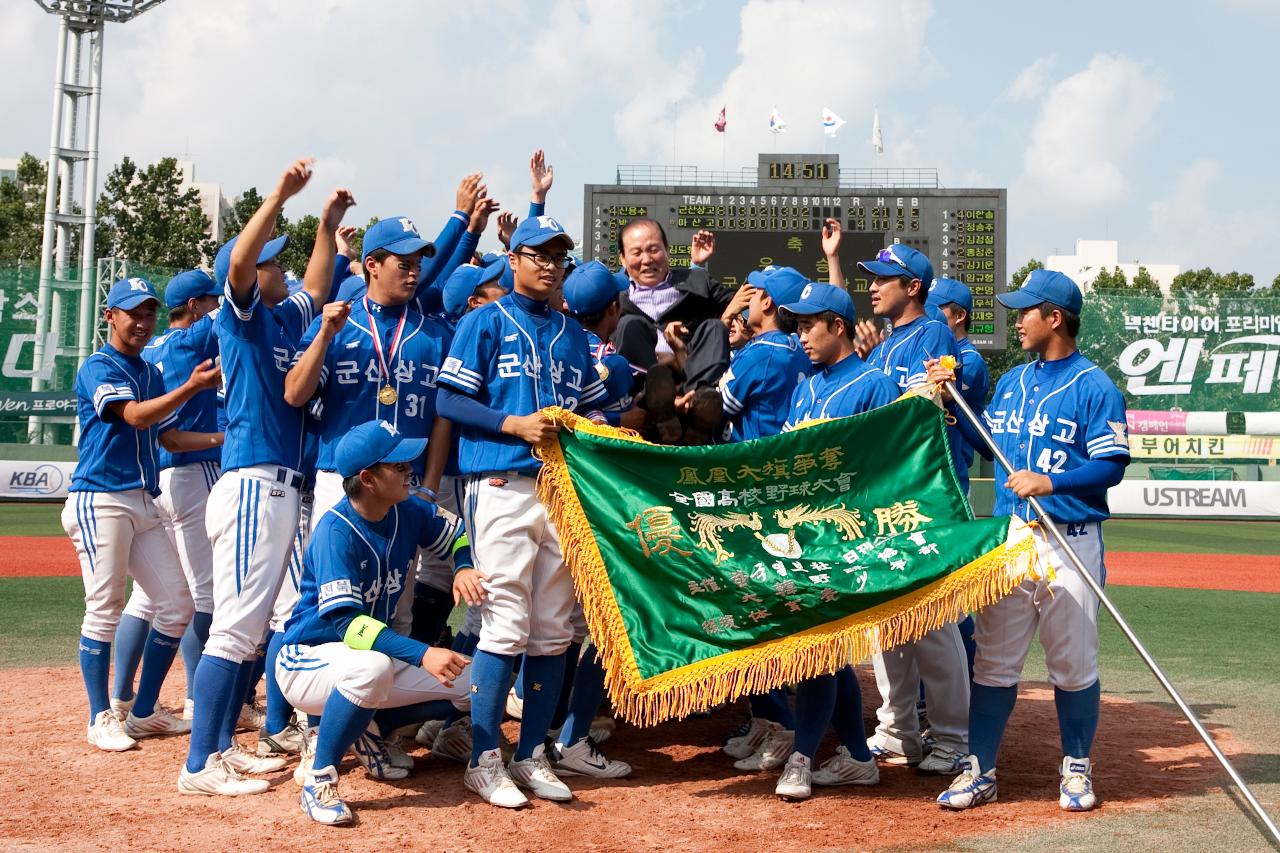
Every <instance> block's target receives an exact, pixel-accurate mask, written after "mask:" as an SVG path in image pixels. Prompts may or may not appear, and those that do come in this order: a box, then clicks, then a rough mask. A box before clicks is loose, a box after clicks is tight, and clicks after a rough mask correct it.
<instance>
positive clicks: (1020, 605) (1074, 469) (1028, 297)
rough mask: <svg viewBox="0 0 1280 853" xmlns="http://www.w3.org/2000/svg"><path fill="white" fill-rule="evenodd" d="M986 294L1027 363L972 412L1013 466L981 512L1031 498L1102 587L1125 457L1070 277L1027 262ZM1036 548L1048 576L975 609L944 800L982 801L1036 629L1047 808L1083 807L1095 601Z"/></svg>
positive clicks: (1048, 551) (1094, 712)
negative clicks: (958, 732) (1009, 318)
mask: <svg viewBox="0 0 1280 853" xmlns="http://www.w3.org/2000/svg"><path fill="white" fill-rule="evenodd" d="M996 298H997V299H999V300H1000V304H1002V305H1004V306H1005V307H1007V308H1015V309H1017V310H1018V338H1019V340H1020V341H1021V343H1022V349H1023V350H1024V351H1026V352H1029V353H1035V354H1036V355H1037V356H1038V358H1037V359H1036V360H1035V361H1034V362H1031V363H1030V364H1022V365H1018V366H1017V367H1014V368H1013V369H1011V370H1009V371H1008V372H1007V373H1005V374H1004V376H1002V377H1000V381H999V382H998V383H997V384H996V390H995V394H993V395H992V398H991V403H990V405H988V406H987V410H986V412H985V414H984V415H983V419H984V420H985V422H986V426H987V429H988V430H989V431H990V433H991V437H992V438H993V439H994V440H995V443H996V445H997V446H998V447H999V448H1000V449H1001V451H1003V452H1004V454H1005V456H1006V457H1008V459H1009V460H1010V461H1011V462H1012V463H1013V464H1014V466H1015V467H1017V468H1018V470H1016V471H1014V472H1012V473H1010V474H1009V475H1008V477H1007V479H1004V480H1003V481H1002V480H1001V478H1000V477H997V478H996V484H997V485H996V503H995V509H994V514H996V515H1016V516H1018V517H1019V518H1021V519H1024V520H1026V521H1033V520H1034V519H1035V515H1034V513H1033V512H1032V511H1031V507H1030V505H1029V503H1028V501H1027V498H1030V497H1037V498H1039V499H1040V503H1041V505H1042V506H1043V507H1044V509H1045V511H1046V512H1047V513H1048V514H1049V516H1050V517H1051V518H1052V519H1053V521H1054V522H1055V523H1056V524H1057V525H1058V526H1059V527H1060V528H1061V529H1062V531H1063V533H1065V534H1066V539H1067V541H1068V543H1069V544H1070V545H1071V548H1072V550H1073V551H1075V553H1076V555H1077V556H1079V557H1080V559H1081V561H1082V562H1083V563H1084V565H1085V567H1086V568H1087V569H1088V570H1089V573H1090V574H1091V575H1092V576H1093V579H1094V580H1096V581H1097V582H1098V583H1104V582H1105V580H1106V567H1105V566H1104V565H1103V545H1102V522H1103V521H1104V520H1105V519H1107V518H1108V517H1109V512H1108V510H1107V489H1108V488H1110V487H1111V486H1114V485H1115V484H1116V483H1119V482H1120V480H1121V479H1123V477H1124V469H1125V466H1126V465H1128V464H1129V439H1128V433H1127V426H1126V421H1125V405H1124V398H1123V397H1122V396H1121V394H1120V391H1119V390H1118V389H1117V388H1116V386H1115V384H1114V383H1113V382H1112V381H1111V380H1110V379H1109V378H1108V377H1107V375H1106V374H1105V373H1103V372H1102V370H1101V369H1099V368H1098V366H1097V365H1095V364H1094V363H1093V362H1091V361H1089V359H1087V358H1085V357H1084V356H1083V355H1081V354H1080V351H1079V350H1078V349H1077V348H1076V336H1077V334H1078V332H1079V329H1080V308H1081V305H1082V304H1083V299H1082V297H1081V294H1080V288H1079V287H1077V286H1076V284H1075V282H1073V281H1072V280H1071V279H1070V278H1068V277H1067V276H1065V275H1063V274H1062V273H1059V272H1051V271H1049V270H1034V271H1033V272H1032V273H1031V275H1030V276H1028V277H1027V280H1026V282H1025V283H1024V284H1023V286H1022V288H1021V289H1020V290H1017V291H1014V292H1012V293H1006V294H1000V295H999V296H997V297H996ZM929 375H930V378H931V379H933V380H934V381H941V380H950V379H953V378H954V373H953V372H952V371H951V370H948V369H946V368H943V367H941V366H939V365H936V364H935V365H932V366H931V368H930V374H929ZM960 424H961V425H962V426H963V427H965V428H966V430H967V432H968V435H969V438H970V440H971V441H972V442H973V444H974V446H975V447H977V448H978V449H979V451H981V452H982V453H983V455H984V456H988V453H987V452H986V445H985V443H983V442H982V440H981V437H980V436H978V434H977V432H976V430H974V429H973V428H972V426H971V425H970V424H968V423H967V421H966V420H965V419H964V418H963V417H962V418H961V419H960ZM1036 547H1037V557H1038V559H1039V561H1040V564H1041V566H1043V567H1051V568H1052V569H1053V570H1054V571H1055V572H1056V575H1055V577H1054V578H1053V579H1052V580H1049V579H1048V578H1047V577H1046V574H1047V573H1044V572H1042V575H1041V578H1040V579H1039V580H1029V581H1026V582H1024V583H1023V584H1022V585H1021V586H1020V587H1018V588H1017V589H1016V590H1014V591H1013V592H1012V593H1011V594H1010V595H1008V596H1006V597H1004V598H1002V599H1000V600H999V601H997V602H996V603H995V604H993V605H991V606H990V607H987V608H986V609H984V610H982V611H980V612H979V613H978V614H977V616H976V617H975V620H976V625H975V630H974V640H975V642H976V644H977V656H976V658H975V659H974V664H973V692H972V696H971V699H970V702H969V747H970V750H969V752H970V754H969V755H968V756H966V757H965V759H964V771H963V772H962V773H961V774H960V775H959V776H958V777H956V780H955V781H954V782H953V783H952V785H951V787H950V788H948V789H947V790H946V791H943V792H942V794H941V795H939V797H938V803H939V804H940V805H942V806H943V807H945V808H949V809H966V808H972V807H974V806H980V805H982V804H983V803H989V802H994V801H995V799H996V757H997V754H998V752H999V749H1000V740H1001V738H1002V737H1003V735H1004V729H1005V725H1006V723H1007V722H1008V720H1009V715H1010V714H1011V713H1012V712H1013V705H1014V702H1015V701H1016V700H1017V697H1018V681H1019V678H1020V676H1021V673H1022V665H1023V662H1024V661H1025V660H1026V657H1027V652H1028V650H1029V649H1030V648H1031V641H1032V639H1033V637H1034V636H1035V634H1036V630H1037V628H1038V629H1039V633H1040V644H1041V645H1042V646H1044V651H1045V664H1046V666H1047V668H1048V670H1049V680H1050V681H1051V682H1052V683H1053V700H1054V704H1055V705H1056V706H1057V710H1058V734H1059V737H1060V739H1061V743H1062V752H1063V759H1062V765H1061V773H1060V776H1061V778H1060V782H1059V794H1058V805H1059V806H1060V807H1061V808H1063V809H1064V810H1066V811H1088V810H1089V809H1092V808H1094V807H1095V806H1096V805H1097V796H1096V794H1094V791H1093V763H1092V760H1091V758H1090V754H1091V751H1092V747H1093V736H1094V732H1095V731H1096V730H1097V726H1098V707H1099V700H1100V687H1099V683H1098V599H1097V596H1095V595H1094V594H1093V592H1092V591H1091V590H1090V589H1089V588H1088V587H1087V586H1086V585H1085V582H1084V581H1083V580H1082V579H1081V577H1080V574H1079V573H1078V572H1077V570H1076V569H1075V567H1074V564H1072V563H1071V562H1070V558H1068V557H1066V555H1065V554H1064V553H1062V551H1061V550H1060V547H1059V546H1058V544H1057V542H1056V541H1055V540H1054V539H1052V538H1050V537H1048V536H1045V535H1043V533H1042V532H1040V533H1037V534H1036Z"/></svg>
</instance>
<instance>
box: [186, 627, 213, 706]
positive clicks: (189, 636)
mask: <svg viewBox="0 0 1280 853" xmlns="http://www.w3.org/2000/svg"><path fill="white" fill-rule="evenodd" d="M212 623H213V614H212V613H201V612H200V611H199V610H197V611H196V612H195V615H194V616H192V617H191V622H190V624H188V625H187V630H186V631H185V632H183V634H182V667H183V669H185V670H186V671H187V698H188V699H194V698H195V696H196V667H198V666H199V665H200V655H202V654H204V644H205V643H207V642H209V626H210V625H211V624H212Z"/></svg>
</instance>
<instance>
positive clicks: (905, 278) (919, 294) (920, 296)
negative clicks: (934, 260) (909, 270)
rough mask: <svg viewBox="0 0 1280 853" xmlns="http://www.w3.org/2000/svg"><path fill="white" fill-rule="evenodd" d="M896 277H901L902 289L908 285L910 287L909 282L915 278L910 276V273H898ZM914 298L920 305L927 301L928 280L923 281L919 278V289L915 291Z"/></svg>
mask: <svg viewBox="0 0 1280 853" xmlns="http://www.w3.org/2000/svg"><path fill="white" fill-rule="evenodd" d="M898 278H900V279H902V289H903V290H906V289H907V288H908V287H910V286H911V282H913V281H915V280H916V278H915V276H910V275H900V276H898ZM915 299H916V302H919V303H920V304H921V305H923V304H925V303H926V302H928V301H929V282H927V281H925V280H924V279H920V289H919V290H917V291H916V297H915Z"/></svg>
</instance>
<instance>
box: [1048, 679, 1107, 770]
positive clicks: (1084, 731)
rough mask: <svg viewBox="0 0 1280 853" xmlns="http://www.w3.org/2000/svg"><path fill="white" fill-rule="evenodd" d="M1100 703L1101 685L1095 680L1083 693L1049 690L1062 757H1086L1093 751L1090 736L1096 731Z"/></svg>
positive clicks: (1080, 691)
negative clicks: (1051, 695) (1054, 709)
mask: <svg viewBox="0 0 1280 853" xmlns="http://www.w3.org/2000/svg"><path fill="white" fill-rule="evenodd" d="M1101 702H1102V684H1101V683H1100V682H1097V681H1095V682H1093V684H1090V685H1089V686H1088V687H1086V688H1085V689H1083V690H1063V689H1061V688H1058V687H1055V688H1053V704H1054V705H1055V706H1057V709H1058V735H1059V736H1060V737H1061V738H1062V754H1063V755H1070V756H1071V757H1072V758H1088V757H1089V752H1090V750H1092V749H1093V735H1094V733H1095V732H1097V731H1098V706H1099V705H1100V704H1101Z"/></svg>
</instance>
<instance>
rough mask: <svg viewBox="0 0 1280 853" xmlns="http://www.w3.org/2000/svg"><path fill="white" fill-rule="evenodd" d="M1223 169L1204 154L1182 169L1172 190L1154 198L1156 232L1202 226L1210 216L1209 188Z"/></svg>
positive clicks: (1177, 232) (1153, 229) (1153, 217)
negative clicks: (1162, 196) (1163, 195)
mask: <svg viewBox="0 0 1280 853" xmlns="http://www.w3.org/2000/svg"><path fill="white" fill-rule="evenodd" d="M1221 173H1222V165H1221V164H1220V163H1219V162H1218V161H1217V160H1214V159H1213V158H1211V157H1202V158H1200V159H1199V160H1196V161H1195V162H1194V163H1192V164H1191V165H1190V166H1188V167H1186V168H1185V169H1183V170H1182V172H1181V173H1180V174H1179V175H1178V180H1177V182H1176V183H1175V184H1174V188H1173V192H1172V193H1171V194H1170V195H1169V196H1168V197H1167V198H1164V199H1159V200H1157V201H1153V202H1151V204H1149V205H1148V206H1147V209H1148V210H1149V211H1150V213H1151V230H1152V231H1153V232H1155V233H1157V234H1161V233H1165V234H1184V233H1189V232H1194V231H1197V230H1199V229H1200V228H1202V227H1203V226H1204V225H1205V224H1206V223H1207V222H1208V220H1209V213H1210V211H1209V192H1210V190H1211V189H1212V188H1213V186H1214V183H1215V182H1216V181H1217V178H1218V176H1219V175H1220V174H1221Z"/></svg>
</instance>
